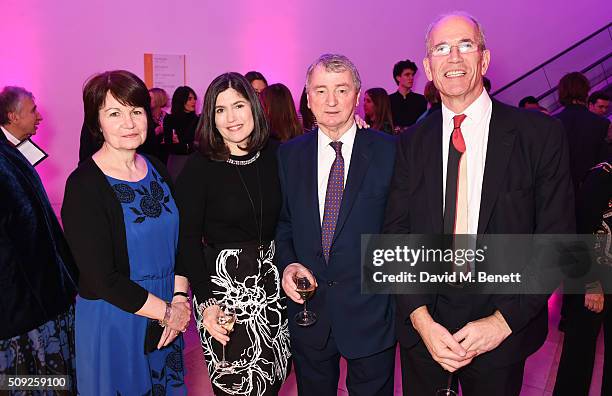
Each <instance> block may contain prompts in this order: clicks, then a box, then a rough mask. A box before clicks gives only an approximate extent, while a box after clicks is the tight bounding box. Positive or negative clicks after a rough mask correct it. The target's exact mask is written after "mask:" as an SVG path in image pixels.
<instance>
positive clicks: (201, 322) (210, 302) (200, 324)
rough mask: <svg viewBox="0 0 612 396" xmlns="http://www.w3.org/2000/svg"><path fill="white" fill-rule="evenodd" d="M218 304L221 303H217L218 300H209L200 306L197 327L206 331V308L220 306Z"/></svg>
mask: <svg viewBox="0 0 612 396" xmlns="http://www.w3.org/2000/svg"><path fill="white" fill-rule="evenodd" d="M218 304H219V302H218V301H217V299H216V298H209V299H208V300H206V301H204V302H203V303H200V305H198V313H199V315H198V316H199V319H197V327H198V329H199V330H206V326H204V311H205V310H206V308H210V307H212V306H213V305H218Z"/></svg>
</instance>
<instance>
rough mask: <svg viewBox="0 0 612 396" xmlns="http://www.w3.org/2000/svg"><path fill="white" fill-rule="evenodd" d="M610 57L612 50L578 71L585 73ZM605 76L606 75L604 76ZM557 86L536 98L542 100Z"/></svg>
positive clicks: (557, 86) (556, 86) (556, 87)
mask: <svg viewBox="0 0 612 396" xmlns="http://www.w3.org/2000/svg"><path fill="white" fill-rule="evenodd" d="M611 57H612V52H610V53H609V54H608V55H606V56H603V57H601V58H599V60H597V61H595V62H593V63H591V64H590V65H589V66H587V67H585V68H584V69H582V70H580V73H582V74H585V73H587V72H589V71H591V70H593V69H594V68H596V67H597V66H599V65H601V64H602V63H604V62H605V61H607V60H608V59H609V58H611ZM606 78H607V76H606ZM558 88H559V85H555V86H554V87H552V88H551V89H549V90H548V91H546V92H544V93H543V94H541V95H539V96H537V97H536V99H537V100H538V101H540V100H542V99H543V98H545V97H547V96H548V95H551V94H552V93H553V92H555V91H556V90H557V89H558Z"/></svg>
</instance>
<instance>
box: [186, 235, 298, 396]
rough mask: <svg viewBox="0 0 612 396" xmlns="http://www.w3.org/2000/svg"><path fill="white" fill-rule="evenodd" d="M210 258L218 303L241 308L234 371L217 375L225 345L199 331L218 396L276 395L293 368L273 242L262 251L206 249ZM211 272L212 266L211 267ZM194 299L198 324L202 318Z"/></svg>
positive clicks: (246, 246)
mask: <svg viewBox="0 0 612 396" xmlns="http://www.w3.org/2000/svg"><path fill="white" fill-rule="evenodd" d="M205 256H206V260H207V261H209V260H212V261H214V268H215V272H214V273H213V274H212V276H211V281H212V287H213V295H214V297H215V298H216V299H217V301H219V302H222V303H225V304H228V305H231V306H233V307H234V309H235V310H236V318H237V320H236V324H235V326H234V331H233V332H232V333H231V335H230V341H229V343H228V344H227V346H226V347H225V358H226V360H227V361H229V362H230V363H232V366H233V370H232V371H233V372H232V373H226V372H220V371H218V370H217V369H216V368H215V366H216V364H217V362H219V360H221V359H222V345H221V344H220V343H219V342H218V341H217V340H215V339H214V338H212V337H211V336H210V334H208V332H207V331H206V330H205V329H203V328H202V326H198V328H201V329H200V341H201V344H202V348H203V350H204V356H205V357H206V362H207V366H208V372H209V374H210V380H211V382H212V385H213V388H214V391H215V394H217V395H220V394H227V395H275V394H277V393H278V390H279V389H280V387H281V385H282V383H283V381H284V380H285V378H286V377H287V375H288V370H289V367H290V364H291V352H290V345H289V329H288V327H287V326H288V322H287V311H286V304H285V297H284V295H283V294H282V289H281V278H280V275H279V272H278V269H277V268H276V266H275V265H274V263H273V258H274V242H270V243H269V244H266V245H265V246H264V247H263V249H258V246H257V244H256V243H236V244H230V246H215V247H214V248H213V247H207V248H206V254H205ZM207 264H208V267H209V268H211V264H212V262H211V263H207ZM201 302H203V301H198V299H197V296H194V298H193V303H194V312H196V320H197V322H198V325H199V324H201V321H202V317H201V315H200V313H199V312H198V310H197V306H198V304H199V303H201Z"/></svg>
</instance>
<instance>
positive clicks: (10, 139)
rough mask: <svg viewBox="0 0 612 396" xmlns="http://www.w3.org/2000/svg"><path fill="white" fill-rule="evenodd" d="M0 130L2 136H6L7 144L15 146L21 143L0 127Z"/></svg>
mask: <svg viewBox="0 0 612 396" xmlns="http://www.w3.org/2000/svg"><path fill="white" fill-rule="evenodd" d="M0 129H2V132H4V136H6V138H7V139H8V141H9V142H11V143H13V144H14V145H15V146H16V145H18V144H19V143H21V141H20V140H19V139H17V138H16V137H15V136H13V134H11V133H10V132H9V131H8V130H7V129H6V128H5V127H3V126H0Z"/></svg>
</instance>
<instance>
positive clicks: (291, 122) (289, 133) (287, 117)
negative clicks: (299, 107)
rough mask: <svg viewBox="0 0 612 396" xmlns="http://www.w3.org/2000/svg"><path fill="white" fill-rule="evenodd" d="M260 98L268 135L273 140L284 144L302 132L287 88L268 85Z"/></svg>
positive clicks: (280, 85)
mask: <svg viewBox="0 0 612 396" xmlns="http://www.w3.org/2000/svg"><path fill="white" fill-rule="evenodd" d="M260 97H261V103H262V105H263V107H264V111H265V112H266V116H267V118H268V125H269V127H270V134H271V135H272V136H273V137H274V138H276V139H278V140H280V141H281V142H286V141H287V140H290V139H293V138H294V137H296V136H299V135H301V134H302V132H304V131H303V129H302V125H301V124H300V121H298V118H297V113H296V112H295V103H294V102H293V96H291V91H289V88H287V87H286V86H285V85H283V84H280V83H279V84H272V85H268V86H267V87H266V88H265V89H264V90H263V91H262V92H261V96H260Z"/></svg>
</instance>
